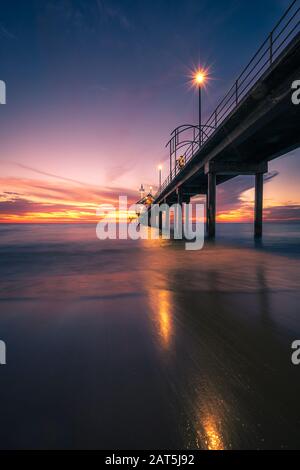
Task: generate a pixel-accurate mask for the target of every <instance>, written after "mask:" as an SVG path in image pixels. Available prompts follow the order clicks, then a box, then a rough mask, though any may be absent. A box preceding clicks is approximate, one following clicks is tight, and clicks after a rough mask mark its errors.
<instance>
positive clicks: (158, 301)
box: [150, 290, 174, 349]
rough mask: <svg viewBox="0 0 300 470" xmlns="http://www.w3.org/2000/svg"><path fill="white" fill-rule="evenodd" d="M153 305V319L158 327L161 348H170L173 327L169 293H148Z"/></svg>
mask: <svg viewBox="0 0 300 470" xmlns="http://www.w3.org/2000/svg"><path fill="white" fill-rule="evenodd" d="M150 296H151V301H152V303H153V312H154V315H155V317H154V319H155V321H156V323H157V326H158V334H159V337H160V339H161V343H162V346H163V347H165V348H166V349H168V348H169V347H170V343H171V339H172V335H173V334H174V331H173V330H174V326H173V322H172V313H171V309H172V302H171V293H170V292H169V291H167V290H159V291H156V292H152V293H151V292H150Z"/></svg>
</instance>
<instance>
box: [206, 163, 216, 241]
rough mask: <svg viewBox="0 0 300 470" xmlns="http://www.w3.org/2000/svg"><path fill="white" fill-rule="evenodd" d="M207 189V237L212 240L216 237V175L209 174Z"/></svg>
mask: <svg viewBox="0 0 300 470" xmlns="http://www.w3.org/2000/svg"><path fill="white" fill-rule="evenodd" d="M207 178H208V181H207V182H208V188H207V235H208V237H209V238H214V237H215V235H216V173H212V172H209V173H208V175H207Z"/></svg>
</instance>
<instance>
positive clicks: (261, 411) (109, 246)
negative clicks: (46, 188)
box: [0, 224, 300, 449]
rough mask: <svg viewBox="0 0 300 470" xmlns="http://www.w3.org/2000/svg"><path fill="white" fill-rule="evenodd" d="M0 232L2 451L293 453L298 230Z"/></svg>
mask: <svg viewBox="0 0 300 470" xmlns="http://www.w3.org/2000/svg"><path fill="white" fill-rule="evenodd" d="M251 231H252V227H251V226H248V225H243V226H223V227H219V228H218V232H219V237H218V238H217V240H216V242H215V243H211V244H208V243H206V245H205V248H204V250H201V251H199V252H187V251H185V250H184V249H183V243H182V242H174V241H173V242H172V241H162V240H158V241H152V242H151V241H136V242H134V241H109V242H108V241H107V242H100V241H99V240H97V239H96V237H95V227H94V226H87V225H82V226H64V225H45V226H31V225H26V226H19V227H16V226H8V225H2V226H0V257H1V266H0V272H1V279H2V282H1V291H0V306H1V313H0V339H2V340H4V341H5V342H6V345H7V365H6V366H1V367H0V406H1V422H0V447H1V448H99V449H198V448H199V449H231V448H232V449H270V448H283V449H286V448H300V431H299V429H300V400H299V396H300V366H298V367H296V366H293V365H292V363H291V352H292V350H291V343H292V341H293V340H294V339H300V312H299V301H300V294H299V278H300V276H299V274H300V268H299V241H300V227H299V225H296V224H295V225H289V226H287V225H268V224H266V226H265V237H264V241H263V243H262V244H261V245H259V246H255V244H254V242H253V241H252V236H251Z"/></svg>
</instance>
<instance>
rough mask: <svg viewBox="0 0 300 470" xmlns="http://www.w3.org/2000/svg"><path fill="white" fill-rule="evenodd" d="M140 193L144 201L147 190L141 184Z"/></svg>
mask: <svg viewBox="0 0 300 470" xmlns="http://www.w3.org/2000/svg"><path fill="white" fill-rule="evenodd" d="M139 192H140V196H141V199H143V197H144V196H145V189H144V186H143V185H142V184H141V187H140V189H139Z"/></svg>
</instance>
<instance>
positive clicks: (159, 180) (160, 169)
mask: <svg viewBox="0 0 300 470" xmlns="http://www.w3.org/2000/svg"><path fill="white" fill-rule="evenodd" d="M161 172H162V166H161V165H159V166H158V183H159V184H158V188H159V191H160V190H161Z"/></svg>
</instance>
